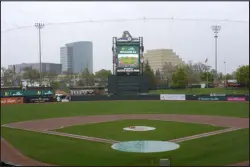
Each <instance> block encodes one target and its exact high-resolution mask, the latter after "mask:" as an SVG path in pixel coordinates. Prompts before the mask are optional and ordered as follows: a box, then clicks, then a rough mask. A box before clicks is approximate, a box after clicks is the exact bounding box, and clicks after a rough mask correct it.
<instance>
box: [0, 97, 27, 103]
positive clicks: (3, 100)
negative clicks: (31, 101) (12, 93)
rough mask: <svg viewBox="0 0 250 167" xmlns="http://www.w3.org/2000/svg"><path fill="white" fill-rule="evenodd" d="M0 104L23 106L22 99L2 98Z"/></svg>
mask: <svg viewBox="0 0 250 167" xmlns="http://www.w3.org/2000/svg"><path fill="white" fill-rule="evenodd" d="M1 104H3V105H4V104H23V97H3V98H1Z"/></svg>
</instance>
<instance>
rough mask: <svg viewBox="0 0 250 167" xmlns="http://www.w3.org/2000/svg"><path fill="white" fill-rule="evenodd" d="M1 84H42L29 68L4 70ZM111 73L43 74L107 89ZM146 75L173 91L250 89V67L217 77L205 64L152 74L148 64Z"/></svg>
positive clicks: (152, 82)
mask: <svg viewBox="0 0 250 167" xmlns="http://www.w3.org/2000/svg"><path fill="white" fill-rule="evenodd" d="M1 74H2V77H1V80H2V82H3V83H4V86H11V85H15V86H17V85H21V80H26V81H28V82H29V83H31V84H32V83H34V82H39V78H40V73H39V71H38V70H36V69H32V68H31V67H26V68H24V69H23V72H22V73H16V72H15V70H14V69H6V68H4V67H1ZM111 74H112V73H111V71H110V70H105V69H101V70H99V71H97V72H95V73H90V72H89V70H88V69H87V68H86V69H84V70H83V71H82V72H81V73H79V74H72V73H70V72H66V73H65V75H61V76H60V77H59V76H58V75H57V74H55V73H42V74H41V75H42V79H43V81H45V80H46V81H47V83H50V84H51V85H54V86H58V85H59V84H60V83H67V84H68V85H69V86H93V85H102V86H106V85H107V83H108V76H109V75H111ZM144 75H148V76H149V78H150V85H151V87H157V86H161V85H165V86H166V85H167V86H170V87H178V88H185V87H187V86H188V85H190V84H200V83H207V81H208V83H213V82H214V80H215V77H216V78H217V80H230V79H236V80H237V81H238V82H239V83H242V84H244V85H246V86H249V65H244V66H240V67H238V68H237V69H236V71H234V72H232V73H230V74H229V73H228V74H225V75H224V74H223V73H216V71H215V70H214V69H212V68H211V67H210V66H207V65H206V64H203V63H200V62H199V63H193V62H191V61H190V62H188V63H185V64H181V65H177V66H174V65H172V64H171V63H164V65H163V68H162V69H157V70H156V71H154V70H152V68H151V67H150V64H149V62H148V61H146V62H145V64H144Z"/></svg>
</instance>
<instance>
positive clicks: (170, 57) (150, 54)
mask: <svg viewBox="0 0 250 167" xmlns="http://www.w3.org/2000/svg"><path fill="white" fill-rule="evenodd" d="M144 60H145V61H147V60H148V62H149V65H150V66H151V68H152V69H153V70H154V71H156V70H157V69H159V70H160V71H161V70H162V68H163V66H164V64H165V63H171V64H172V65H173V66H175V65H180V64H183V63H184V61H183V60H182V59H181V58H180V57H179V56H178V55H176V53H175V52H173V50H172V49H154V50H148V51H147V52H146V53H145V54H144Z"/></svg>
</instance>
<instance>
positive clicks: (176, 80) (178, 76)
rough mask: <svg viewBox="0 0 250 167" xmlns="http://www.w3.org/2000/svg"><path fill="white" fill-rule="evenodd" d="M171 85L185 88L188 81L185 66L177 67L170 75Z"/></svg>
mask: <svg viewBox="0 0 250 167" xmlns="http://www.w3.org/2000/svg"><path fill="white" fill-rule="evenodd" d="M172 81H173V86H174V87H178V88H185V87H186V85H187V83H188V77H187V74H186V72H185V68H183V67H179V68H177V70H176V72H175V73H174V74H173V75H172Z"/></svg>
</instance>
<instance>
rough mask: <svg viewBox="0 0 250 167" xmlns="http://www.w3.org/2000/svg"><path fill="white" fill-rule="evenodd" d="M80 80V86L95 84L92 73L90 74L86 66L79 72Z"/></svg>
mask: <svg viewBox="0 0 250 167" xmlns="http://www.w3.org/2000/svg"><path fill="white" fill-rule="evenodd" d="M81 78H82V79H81V80H80V81H79V85H80V86H93V85H94V84H95V81H94V74H91V73H90V72H89V70H88V68H85V69H84V70H83V72H82V73H81Z"/></svg>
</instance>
